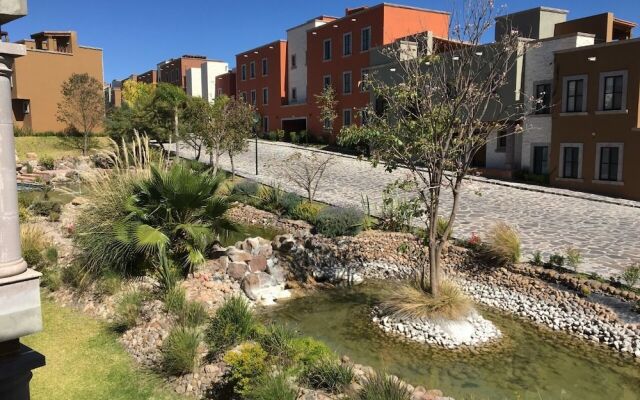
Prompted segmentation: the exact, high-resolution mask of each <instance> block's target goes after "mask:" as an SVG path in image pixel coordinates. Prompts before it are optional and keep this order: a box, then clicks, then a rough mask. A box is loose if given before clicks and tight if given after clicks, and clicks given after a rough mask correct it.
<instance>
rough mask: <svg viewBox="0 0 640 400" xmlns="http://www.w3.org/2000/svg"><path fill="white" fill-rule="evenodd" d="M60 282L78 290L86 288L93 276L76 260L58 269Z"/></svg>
mask: <svg viewBox="0 0 640 400" xmlns="http://www.w3.org/2000/svg"><path fill="white" fill-rule="evenodd" d="M60 274H61V278H62V282H63V283H65V284H67V285H69V286H71V287H73V288H76V289H77V290H79V291H81V292H82V291H84V290H86V289H87V288H88V287H89V285H90V284H91V283H92V282H93V276H92V275H91V274H90V273H89V271H87V270H86V269H85V268H83V267H82V265H80V264H79V263H77V262H74V263H72V264H71V265H69V266H67V267H65V268H62V269H61V270H60Z"/></svg>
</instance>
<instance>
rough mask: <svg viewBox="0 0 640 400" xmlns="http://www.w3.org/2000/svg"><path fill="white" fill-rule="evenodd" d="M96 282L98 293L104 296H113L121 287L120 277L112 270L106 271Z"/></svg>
mask: <svg viewBox="0 0 640 400" xmlns="http://www.w3.org/2000/svg"><path fill="white" fill-rule="evenodd" d="M97 283H98V285H97V289H98V292H99V293H101V294H103V295H106V296H113V295H114V294H116V293H118V292H119V291H120V289H121V288H122V277H121V276H120V275H118V274H117V273H115V272H113V271H106V272H105V273H103V275H102V276H101V277H100V278H99V279H98V282H97Z"/></svg>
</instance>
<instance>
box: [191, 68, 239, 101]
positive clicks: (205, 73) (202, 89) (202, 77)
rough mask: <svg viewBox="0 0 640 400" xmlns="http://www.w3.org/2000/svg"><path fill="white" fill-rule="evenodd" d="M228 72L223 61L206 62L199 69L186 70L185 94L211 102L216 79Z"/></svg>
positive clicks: (214, 96)
mask: <svg viewBox="0 0 640 400" xmlns="http://www.w3.org/2000/svg"><path fill="white" fill-rule="evenodd" d="M228 71H229V64H227V63H226V62H223V61H212V60H207V61H205V62H203V63H202V65H201V66H200V68H189V69H188V70H187V94H188V95H189V96H192V97H201V98H204V99H207V100H208V101H209V102H212V101H213V100H214V99H215V98H216V78H217V77H218V76H220V75H222V74H226V73H227V72H228Z"/></svg>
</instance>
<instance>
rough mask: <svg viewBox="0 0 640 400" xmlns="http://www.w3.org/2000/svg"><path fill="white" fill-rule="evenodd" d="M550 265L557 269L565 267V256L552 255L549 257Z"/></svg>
mask: <svg viewBox="0 0 640 400" xmlns="http://www.w3.org/2000/svg"><path fill="white" fill-rule="evenodd" d="M549 264H551V265H554V266H556V267H562V266H563V265H564V256H563V255H561V254H557V253H556V254H552V255H550V256H549Z"/></svg>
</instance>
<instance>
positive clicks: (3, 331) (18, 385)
mask: <svg viewBox="0 0 640 400" xmlns="http://www.w3.org/2000/svg"><path fill="white" fill-rule="evenodd" d="M8 3H9V2H7V1H3V0H0V17H4V16H6V14H3V13H2V11H4V9H3V8H2V7H5V8H6V7H7V4H8ZM1 20H2V18H0V21H1ZM5 20H6V18H5ZM25 54H26V48H25V47H24V46H23V45H19V44H14V43H4V42H0V399H2V400H28V399H29V381H30V380H31V377H32V372H31V371H32V370H33V369H35V368H38V367H41V366H43V365H44V364H45V360H44V356H43V355H42V354H40V353H37V352H35V351H33V350H32V349H30V348H28V347H27V346H24V345H22V344H21V343H20V338H21V337H23V336H27V335H30V334H32V333H36V332H39V331H41V330H42V314H41V309H40V273H39V272H36V271H33V270H31V269H28V268H27V264H26V263H25V262H24V260H23V258H22V250H21V248H20V225H19V219H18V187H17V184H16V159H15V143H14V138H13V108H12V106H11V68H12V66H13V59H14V58H15V57H20V56H23V55H25Z"/></svg>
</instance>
